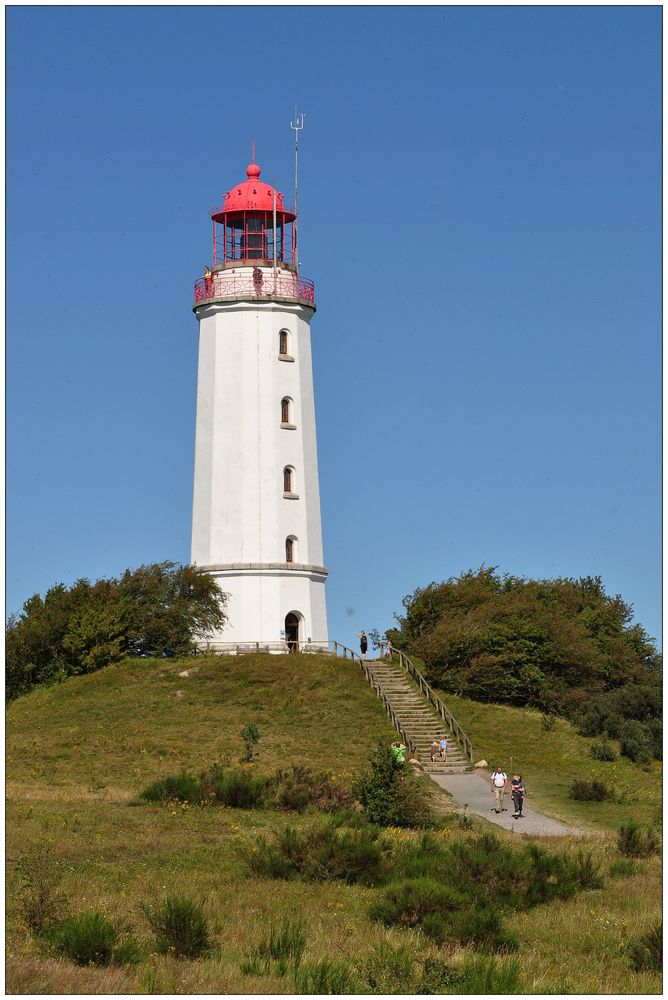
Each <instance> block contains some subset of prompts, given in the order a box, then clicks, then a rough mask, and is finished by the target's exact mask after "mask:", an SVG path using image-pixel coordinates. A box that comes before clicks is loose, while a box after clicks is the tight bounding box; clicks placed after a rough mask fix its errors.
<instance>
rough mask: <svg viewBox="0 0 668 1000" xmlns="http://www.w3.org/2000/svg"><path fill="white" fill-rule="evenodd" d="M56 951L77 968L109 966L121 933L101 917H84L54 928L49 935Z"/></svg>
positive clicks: (73, 918) (85, 915)
mask: <svg viewBox="0 0 668 1000" xmlns="http://www.w3.org/2000/svg"><path fill="white" fill-rule="evenodd" d="M46 937H47V940H48V941H49V943H50V944H51V946H52V947H53V949H54V950H55V951H56V952H58V953H59V954H61V955H65V956H66V957H67V958H69V959H70V961H72V962H76V964H77V965H109V963H110V962H111V961H112V959H113V958H114V950H115V949H116V948H117V946H118V931H117V929H116V927H115V926H114V925H113V924H112V922H111V921H110V920H108V919H107V917H105V916H103V914H101V913H97V912H92V913H83V914H80V915H79V916H77V917H71V918H70V919H68V920H63V921H62V922H61V923H58V924H54V925H53V926H52V927H50V928H49V929H48V930H47V932H46Z"/></svg>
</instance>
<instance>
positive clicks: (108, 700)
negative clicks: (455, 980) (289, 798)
mask: <svg viewBox="0 0 668 1000" xmlns="http://www.w3.org/2000/svg"><path fill="white" fill-rule="evenodd" d="M186 669H187V670H188V671H189V673H190V676H188V677H182V676H179V674H180V673H181V672H182V671H184V670H186ZM177 692H182V694H181V695H180V696H178V697H177ZM453 701H454V699H453ZM460 704H461V705H464V703H458V704H457V705H454V704H453V706H452V707H453V711H454V712H455V714H457V715H459V714H461V715H462V722H464V723H465V724H466V722H467V720H466V719H465V718H464V717H463V711H461V709H460ZM469 704H471V703H469ZM477 707H478V708H479V709H481V710H482V711H487V710H488V709H492V706H477ZM503 711H505V710H503ZM509 711H512V710H509ZM472 712H473V709H472ZM249 722H256V723H257V725H258V728H259V730H260V733H261V739H260V742H259V744H258V745H257V748H256V749H257V752H258V756H257V757H256V758H254V761H253V763H252V765H250V767H251V768H252V770H253V771H254V773H271V772H273V771H274V770H275V769H276V768H277V767H280V766H291V765H292V764H293V763H295V764H298V763H301V764H304V765H307V766H310V767H313V768H314V769H317V770H321V769H322V770H324V769H327V768H331V769H332V770H333V771H334V773H336V774H337V775H338V776H339V777H340V779H341V780H342V781H352V780H353V779H354V778H355V777H356V776H358V775H359V774H360V773H361V772H362V770H363V769H364V768H365V766H366V762H367V759H368V756H369V754H370V753H371V752H372V751H373V748H374V746H375V745H376V744H377V742H378V741H379V740H385V741H388V742H389V741H390V740H391V739H393V738H394V733H393V731H392V729H391V728H390V727H389V725H388V722H387V719H386V716H385V713H384V711H383V708H382V706H381V704H380V703H379V702H378V701H377V699H376V698H375V696H374V695H373V693H372V692H371V690H370V689H369V688H368V686H367V684H366V682H365V681H364V678H363V676H362V675H361V673H360V672H359V668H356V667H355V666H354V665H353V664H351V663H350V661H347V662H346V661H342V660H333V659H328V658H321V657H315V656H313V657H312V656H300V657H271V656H248V657H246V656H245V657H240V658H238V659H236V658H229V659H228V658H223V657H221V658H214V657H196V658H193V659H190V660H184V661H180V662H178V661H170V660H162V661H148V660H133V661H128V662H126V663H123V664H118V665H115V666H113V667H110V668H107V669H105V670H103V671H100V672H99V673H96V674H93V675H90V676H88V677H81V678H74V679H71V680H70V681H68V682H66V683H65V684H62V685H60V686H57V687H54V688H51V689H49V690H43V691H34V692H32V693H31V694H30V695H28V696H26V697H24V698H21V699H19V700H18V701H16V702H15V703H13V704H12V705H11V706H10V707H9V710H8V721H7V760H8V773H7V779H8V783H7V795H8V804H7V813H6V832H7V847H6V850H7V859H8V869H9V871H8V880H7V893H6V898H7V908H8V916H7V948H8V952H7V962H6V968H7V973H6V974H7V986H6V988H7V990H8V991H9V992H10V993H28V994H29V993H37V994H43V993H60V994H65V995H73V994H96V993H110V994H123V993H128V994H132V993H135V994H136V993H162V994H188V993H220V994H228V993H230V994H231V993H236V994H254V993H256V994H269V993H276V994H289V993H292V992H294V981H293V980H292V979H291V978H290V976H289V975H283V976H281V975H279V972H278V971H277V970H276V969H273V968H272V969H269V970H268V974H265V973H264V970H262V971H261V972H260V973H254V972H251V973H244V972H243V971H242V968H241V967H242V965H244V963H246V967H248V958H249V956H250V955H252V954H253V951H254V949H255V948H256V947H257V944H258V942H259V941H262V940H264V938H265V937H266V936H267V932H268V931H267V929H268V928H269V927H271V926H272V925H280V924H281V923H282V921H283V920H284V919H287V918H290V919H292V920H295V919H297V918H298V919H299V920H300V921H302V923H303V926H304V928H305V933H306V942H305V947H304V953H303V959H302V961H303V963H305V965H306V968H307V969H316V968H318V967H319V963H322V962H324V961H327V960H328V959H331V958H332V957H333V956H335V957H336V958H337V960H340V961H341V962H346V963H348V964H349V965H350V967H351V968H352V969H353V970H354V971H355V975H356V976H358V975H360V974H361V971H360V970H361V969H362V967H363V965H364V962H365V960H366V959H367V958H368V956H370V955H371V954H372V953H373V952H374V948H376V947H380V948H391V949H398V948H407V949H408V950H409V952H410V953H411V954H412V955H413V956H414V958H415V961H416V962H418V963H420V962H424V960H425V959H429V958H431V959H433V961H434V962H437V961H442V960H443V958H444V956H443V955H442V952H441V950H440V949H439V948H438V947H437V946H435V945H433V944H431V943H430V942H429V941H427V940H425V938H424V936H423V935H419V934H416V933H415V932H413V931H411V930H403V929H394V928H386V927H384V926H383V925H382V924H379V923H375V922H372V921H370V920H369V916H368V914H369V909H370V907H371V904H372V903H373V902H374V900H375V899H376V898H377V895H376V894H377V892H378V890H377V889H374V888H370V887H366V886H364V885H357V884H355V885H346V884H345V883H343V882H341V881H326V882H316V883H313V882H304V881H290V882H285V881H274V880H268V879H263V878H258V877H254V876H252V875H251V874H249V870H248V866H247V865H246V864H245V862H244V860H243V857H242V856H241V853H240V851H239V845H240V844H241V842H242V841H249V840H251V841H252V840H254V838H255V837H257V836H258V835H260V834H265V835H267V836H271V834H272V831H273V830H275V829H278V828H282V827H283V826H285V824H286V822H287V819H286V816H285V814H279V813H276V812H273V811H271V810H243V809H229V808H226V807H217V808H211V807H206V808H201V807H198V806H187V805H186V806H185V807H184V806H181V805H169V806H165V805H153V804H140V803H139V802H138V793H139V791H140V790H141V789H142V788H143V787H145V786H146V785H147V784H148V783H149V782H151V781H155V780H158V779H159V778H163V777H164V776H165V775H168V774H175V773H179V772H180V771H181V770H183V769H187V770H189V771H192V772H194V773H198V772H199V771H200V770H203V769H205V768H208V767H210V766H211V765H212V764H213V763H214V762H216V761H219V762H222V763H223V764H230V765H232V766H234V767H237V766H238V761H239V757H240V756H241V754H242V752H243V744H242V740H241V737H240V732H241V729H242V728H243V726H244V725H246V724H247V723H249ZM476 725H477V723H476ZM501 728H502V726H501V723H499V729H501ZM532 732H534V730H532ZM560 733H561V723H558V725H557V729H556V730H555V732H553V733H550V734H548V737H547V738H548V739H549V740H550V741H555V740H558V737H559V735H560ZM506 735H508V734H506ZM534 735H535V736H536V737H538V736H540V737H541V738H545V737H544V734H542V732H541V731H540V722H539V720H538V719H536V722H535V732H534ZM475 738H476V737H475V735H474V740H475ZM582 742H583V743H586V742H587V741H582ZM478 745H479V744H478V743H476V746H478ZM522 746H523V752H526V753H528V752H529V749H530V739H529V738H528V737H527V739H526V741H525V744H522ZM555 753H556V750H555ZM544 759H545V758H544V757H542V756H541V757H537V758H536V765H535V768H534V764H533V758H531V761H532V763H531V764H530V765H529V763H526V764H524V763H523V770H524V771H525V773H526V777H527V783H529V781H531V782H532V783H531V785H530V786H529V787H530V791H535V793H536V795H538V794H539V785H538V774H537V772H538V770H539V767H538V765H539V763H542V761H543V760H544ZM558 759H560V758H558ZM490 763H491V760H490ZM585 764H586V766H587V767H589V766H590V764H591V765H596V762H594V761H589V760H588V759H587V758H585ZM600 766H601V767H603V768H607V767H611V766H612V767H614V766H616V765H605V764H601V765H600ZM550 773H551V772H550ZM633 773H634V774H636V775H639V776H641V779H642V781H646V780H647V781H649V780H650V778H651V780H652V781H653V782H656V778H655V777H652V776H651V775H649V776H648V775H645V773H644V772H642V771H638V770H637V769H634V772H633ZM577 776H580V772H578V774H577ZM597 776H598V772H597ZM572 777H573V775H572V774H569V775H567V776H566V778H565V779H564V780H565V784H564V788H565V791H564V797H563V801H562V800H560V799H559V798H558V797H555V798H554V799H550V798H549V796H548V795H547V794H546V796H545V802H546V807H547V806H550V805H552V806H553V814H554V815H557V816H558V817H559V818H561V819H571V820H572V821H573V822H577V820H578V819H579V817H580V816H581V815H582V814H583V811H584V810H585V809H589V808H599V806H607V803H592V804H591V806H590V804H588V803H574V802H572V800H568V798H567V787H568V783H569V782H570V780H572ZM434 787H435V786H434ZM642 787H644V786H642ZM540 794H542V792H540ZM648 794H650V792H649V791H648ZM651 794H652V795H654V792H651ZM657 796H658V792H657ZM440 798H441V802H442V804H443V808H444V809H447V800H446V798H445V797H444V796H441V797H440ZM653 801H658V798H655V799H653ZM562 807H563V809H562ZM567 808H571V809H577V810H578V816H577V818H576V817H575V816H574V815H571V814H570V813H568V812H567V811H566V810H567ZM447 818H448V817H447V816H444V819H447ZM320 821H321V818H320V817H318V816H317V815H315V814H314V813H313V812H312V811H307V812H305V813H304V814H303V815H300V814H294V813H291V814H290V816H289V822H290V824H291V825H295V826H298V828H299V829H300V830H301V831H306V830H308V828H309V827H310V826H311V825H313V824H314V823H317V822H320ZM478 823H480V824H483V825H484V821H482V820H480V821H476V824H478ZM578 825H583V824H582V823H581V822H580V823H578ZM614 825H615V824H612V823H610V828H611V829H612V828H613V827H614ZM601 828H603V825H602V824H601ZM442 835H443V836H445V837H446V838H457V837H464V838H465V837H468V836H471V835H472V834H471V833H469V832H468V831H464V830H461V829H459V828H458V827H457V825H456V823H455V824H452V823H448V824H445V825H444V829H443V831H442ZM383 836H384V837H388V838H389V839H390V840H391V841H392V840H393V839H395V840H397V841H398V842H404V841H406V842H407V841H409V840H410V839H411V838H412V837H413V836H414V835H413V834H412V833H411V832H410V831H399V830H389V831H386V832H385V833H384V834H383ZM501 836H502V837H503V836H506V835H505V834H503V833H502V834H501ZM541 843H543V844H544V846H546V847H547V848H548V849H550V850H564V849H565V850H572V851H576V850H578V849H580V848H581V847H582V846H584V847H586V848H587V849H588V850H591V851H592V853H593V854H594V856H595V859H596V860H598V861H599V862H600V863H601V864H602V867H603V871H604V872H605V873H607V872H608V870H609V868H610V865H611V864H614V863H615V862H617V861H619V859H620V855H619V853H618V851H617V847H616V837H615V836H614V834H612V833H610V834H606V835H603V836H601V835H597V836H595V837H591V838H589V837H588V838H585V844H584V845H583V844H582V843H581V840H580V839H577V840H576V839H571V838H566V839H565V840H563V839H560V838H554V839H549V840H545V841H542V842H541ZM40 847H44V849H45V850H47V851H48V852H50V854H51V858H52V864H53V871H54V873H55V875H56V876H57V886H56V888H57V891H59V892H63V893H64V894H65V895H66V896H67V898H68V899H69V900H70V902H71V904H72V912H73V913H76V914H83V913H90V912H100V913H102V914H104V915H105V916H106V917H107V918H108V919H110V920H112V921H113V922H114V923H115V924H117V925H118V926H119V927H121V926H122V927H123V930H124V933H127V934H128V935H131V936H132V938H133V939H134V940H136V941H137V943H138V946H139V948H140V949H141V952H142V953H143V954H144V958H143V959H142V960H141V961H140V962H139V963H138V964H137V965H133V966H129V965H120V964H116V963H112V964H111V965H110V966H107V967H104V968H83V967H79V966H76V965H75V964H73V963H71V962H67V961H66V960H65V959H63V958H59V957H56V956H54V955H53V954H52V953H50V952H49V951H48V949H45V947H44V945H43V944H42V943H41V941H40V938H39V937H38V936H36V935H32V934H30V933H28V931H27V929H26V926H25V923H24V922H23V918H22V916H21V908H20V901H19V898H18V894H17V890H18V889H19V888H20V878H19V872H18V871H17V867H16V865H17V862H18V861H19V859H20V858H21V857H22V856H23V858H24V859H25V858H26V857H27V858H28V859H29V858H30V855H31V852H37V851H38V849H39V848H40ZM35 856H37V854H35ZM28 863H29V862H28ZM40 863H41V862H40ZM626 871H627V870H626V869H625V870H624V872H623V873H621V874H620V875H619V876H618V877H616V878H612V877H608V876H607V874H606V881H605V886H604V888H603V889H600V890H595V891H593V892H586V893H581V894H579V895H578V896H576V897H575V898H573V899H570V900H566V901H563V902H560V903H557V904H553V905H550V906H539V907H536V908H535V909H533V910H532V911H531V913H530V914H514V915H511V916H509V917H508V921H507V923H508V929H509V930H510V931H512V932H513V933H516V934H517V935H518V936H519V940H520V948H521V955H522V963H521V981H522V984H523V987H522V988H523V990H524V991H525V992H541V991H542V992H545V991H546V990H552V991H557V992H561V990H560V989H558V987H561V986H563V985H564V984H565V985H566V986H567V987H568V988H569V989H570V990H571V991H572V992H581V993H603V992H610V993H630V994H636V993H657V992H660V979H659V977H658V976H657V975H656V974H655V973H651V972H634V971H633V970H632V969H631V968H630V966H629V962H628V956H627V954H626V950H625V949H626V944H627V942H628V940H630V939H631V938H632V937H639V936H641V935H642V934H643V933H644V932H646V931H647V930H648V929H649V928H650V927H651V925H652V924H653V923H654V922H656V920H657V919H658V918H659V914H660V905H661V904H660V897H659V873H660V859H659V858H658V857H656V856H655V857H651V858H647V859H638V861H637V862H635V867H633V868H632V869H628V873H626ZM167 896H184V897H187V898H189V899H194V900H196V901H197V902H198V903H201V905H202V907H203V912H204V913H205V914H206V917H207V920H208V926H209V929H210V938H211V952H210V953H208V954H207V955H206V957H203V958H201V959H198V960H197V961H186V960H183V959H177V958H175V957H173V956H172V955H169V954H168V955H161V954H158V953H156V949H155V943H154V939H153V935H152V932H151V929H150V927H149V925H148V923H147V920H146V917H145V914H144V912H143V910H142V904H150V903H153V902H155V901H160V900H164V899H165V898H166V897H167ZM469 956H470V953H469V952H468V951H467V950H466V949H458V950H455V951H454V952H453V953H452V954H448V956H446V960H447V962H450V961H452V962H453V963H454V964H455V965H457V964H459V965H460V966H461V965H463V964H464V963H466V962H467V961H468V959H469Z"/></svg>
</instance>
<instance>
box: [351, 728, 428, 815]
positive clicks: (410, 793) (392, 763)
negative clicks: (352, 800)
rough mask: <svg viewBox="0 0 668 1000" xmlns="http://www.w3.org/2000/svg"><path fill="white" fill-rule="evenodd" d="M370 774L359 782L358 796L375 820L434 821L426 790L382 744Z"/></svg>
mask: <svg viewBox="0 0 668 1000" xmlns="http://www.w3.org/2000/svg"><path fill="white" fill-rule="evenodd" d="M370 768H371V771H370V774H368V775H367V776H366V777H364V778H362V779H361V780H360V781H358V782H357V784H356V785H355V788H354V792H355V795H356V796H357V798H358V800H359V802H360V803H361V805H362V808H363V809H364V812H365V813H366V815H367V816H368V818H369V820H370V821H371V822H372V823H378V824H379V825H380V826H400V827H405V826H427V825H429V824H430V823H431V822H432V815H431V810H430V808H429V804H428V800H427V796H426V792H425V790H424V789H423V787H422V786H421V785H420V784H419V782H418V780H417V779H415V778H414V776H413V775H411V774H410V773H409V772H408V770H407V768H405V767H404V765H402V764H399V763H397V761H396V760H395V759H394V756H393V754H392V751H391V750H390V749H389V747H385V746H383V745H382V744H381V745H380V746H379V747H378V750H377V752H376V754H375V756H374V757H372V758H371V761H370Z"/></svg>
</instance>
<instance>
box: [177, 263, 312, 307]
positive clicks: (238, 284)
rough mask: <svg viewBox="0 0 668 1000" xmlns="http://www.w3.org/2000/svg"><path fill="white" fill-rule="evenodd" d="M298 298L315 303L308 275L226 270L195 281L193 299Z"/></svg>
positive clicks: (204, 300)
mask: <svg viewBox="0 0 668 1000" xmlns="http://www.w3.org/2000/svg"><path fill="white" fill-rule="evenodd" d="M223 298H229V299H247V298H250V299H273V298H281V299H297V300H298V301H299V302H310V303H312V304H314V303H315V286H314V284H313V282H312V281H311V279H310V278H302V277H301V276H300V275H296V274H285V273H281V274H277V275H276V276H275V277H274V275H273V274H272V273H271V271H263V272H262V274H261V278H258V277H255V278H254V277H253V276H252V275H250V274H249V275H239V274H227V273H225V272H224V271H223V272H218V273H217V274H212V275H211V277H210V278H198V279H197V281H196V282H195V302H207V301H209V300H210V299H223Z"/></svg>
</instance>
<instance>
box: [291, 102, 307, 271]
mask: <svg viewBox="0 0 668 1000" xmlns="http://www.w3.org/2000/svg"><path fill="white" fill-rule="evenodd" d="M290 128H291V129H294V133H295V221H294V223H293V227H292V228H293V231H294V236H295V253H294V262H295V264H296V265H297V272H298V273H299V247H298V242H297V227H298V225H299V222H298V219H297V218H296V216H297V214H298V211H297V167H298V164H299V133H300V131H301V129H303V128H304V113H303V112H302V111H300V112H299V114H298V113H297V105H296V104H295V120H294V121H293V122H290Z"/></svg>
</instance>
